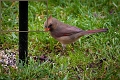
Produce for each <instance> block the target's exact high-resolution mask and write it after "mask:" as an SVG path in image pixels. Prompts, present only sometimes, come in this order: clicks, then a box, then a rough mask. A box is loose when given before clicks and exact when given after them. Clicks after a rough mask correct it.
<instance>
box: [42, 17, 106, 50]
mask: <svg viewBox="0 0 120 80" xmlns="http://www.w3.org/2000/svg"><path fill="white" fill-rule="evenodd" d="M44 26H45V30H46V31H50V34H51V36H52V37H53V38H55V39H56V40H58V41H59V42H60V43H61V44H62V47H63V50H64V49H65V47H66V44H70V43H73V42H75V41H77V40H78V39H79V38H80V37H81V36H84V35H87V34H94V33H98V32H106V31H107V30H108V29H96V30H88V31H84V30H82V29H80V28H77V27H75V26H70V25H67V24H64V23H62V22H60V21H58V20H57V19H55V18H52V16H50V17H49V18H48V19H47V20H46V21H45V23H44Z"/></svg>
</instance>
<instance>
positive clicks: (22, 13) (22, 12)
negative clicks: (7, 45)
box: [19, 1, 28, 65]
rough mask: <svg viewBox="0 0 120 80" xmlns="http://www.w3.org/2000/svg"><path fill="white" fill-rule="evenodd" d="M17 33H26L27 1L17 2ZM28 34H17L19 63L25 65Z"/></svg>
mask: <svg viewBox="0 0 120 80" xmlns="http://www.w3.org/2000/svg"><path fill="white" fill-rule="evenodd" d="M19 31H28V1H19ZM27 55H28V32H19V62H21V61H23V65H24V63H27Z"/></svg>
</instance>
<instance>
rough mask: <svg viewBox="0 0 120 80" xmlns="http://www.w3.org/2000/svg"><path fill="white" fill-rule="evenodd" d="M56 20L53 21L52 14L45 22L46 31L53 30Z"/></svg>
mask: <svg viewBox="0 0 120 80" xmlns="http://www.w3.org/2000/svg"><path fill="white" fill-rule="evenodd" d="M54 26H55V25H54V22H53V18H52V16H50V17H49V18H48V19H47V20H46V21H45V23H44V28H45V31H52V30H53V29H54V28H55V27H54Z"/></svg>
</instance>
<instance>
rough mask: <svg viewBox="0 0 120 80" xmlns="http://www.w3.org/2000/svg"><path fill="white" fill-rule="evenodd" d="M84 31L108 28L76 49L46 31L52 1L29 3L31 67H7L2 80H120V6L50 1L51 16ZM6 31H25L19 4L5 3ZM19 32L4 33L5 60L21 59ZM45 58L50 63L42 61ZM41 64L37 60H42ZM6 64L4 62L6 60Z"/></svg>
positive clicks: (0, 47)
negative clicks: (7, 57)
mask: <svg viewBox="0 0 120 80" xmlns="http://www.w3.org/2000/svg"><path fill="white" fill-rule="evenodd" d="M50 15H52V17H54V18H56V19H58V20H59V21H62V22H64V23H66V24H69V25H72V26H77V27H79V28H81V29H83V30H92V29H99V28H108V31H107V32H105V33H97V34H93V35H86V36H83V37H81V38H80V39H79V40H78V41H77V42H75V43H74V46H72V45H67V48H66V52H65V53H64V54H63V52H62V46H61V44H60V43H59V42H58V41H56V40H55V39H54V38H52V37H51V36H50V34H49V32H42V31H43V30H44V22H45V21H46V19H47V5H46V1H29V5H28V28H29V31H32V30H34V31H40V32H29V34H28V56H29V64H28V65H25V66H22V65H21V64H18V62H16V64H17V67H18V68H17V69H16V68H13V67H12V66H7V67H5V68H4V67H3V66H2V63H0V80H26V79H27V80H119V79H120V1H119V0H80V1H79V0H49V1H48V16H50ZM0 30H4V31H6V30H19V2H18V1H1V27H0ZM18 35H19V34H18V32H0V54H1V53H2V52H5V54H10V53H11V52H14V53H15V54H16V60H18V43H19V42H18V41H19V37H18ZM43 55H44V56H45V57H46V60H44V61H41V60H39V58H40V57H41V56H43ZM36 59H37V60H36ZM0 62H1V56H0Z"/></svg>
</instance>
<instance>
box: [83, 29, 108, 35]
mask: <svg viewBox="0 0 120 80" xmlns="http://www.w3.org/2000/svg"><path fill="white" fill-rule="evenodd" d="M106 31H108V29H107V28H105V29H96V30H88V31H83V32H82V33H81V35H87V34H94V33H99V32H106Z"/></svg>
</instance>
